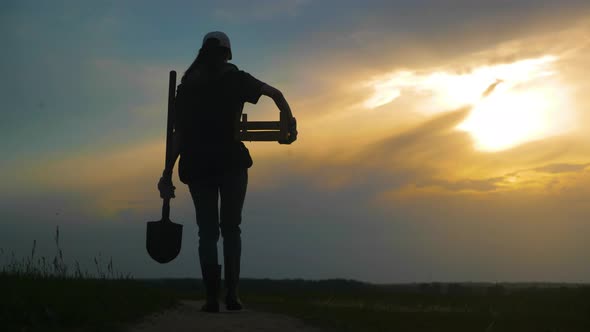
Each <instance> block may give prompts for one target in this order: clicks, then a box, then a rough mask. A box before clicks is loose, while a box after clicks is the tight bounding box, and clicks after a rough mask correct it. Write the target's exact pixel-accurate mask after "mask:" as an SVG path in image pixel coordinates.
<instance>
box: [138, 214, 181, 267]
mask: <svg viewBox="0 0 590 332" xmlns="http://www.w3.org/2000/svg"><path fill="white" fill-rule="evenodd" d="M181 245H182V225H181V224H176V223H173V222H172V221H170V220H164V221H162V220H159V221H149V222H148V223H147V234H146V248H147V252H148V253H149V255H150V257H152V258H153V259H154V260H155V261H156V262H158V263H161V264H165V263H168V262H170V261H172V260H173V259H174V258H176V256H178V254H179V253H180V248H181Z"/></svg>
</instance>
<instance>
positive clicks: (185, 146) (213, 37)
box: [158, 31, 297, 312]
mask: <svg viewBox="0 0 590 332" xmlns="http://www.w3.org/2000/svg"><path fill="white" fill-rule="evenodd" d="M231 59H232V51H231V46H230V41H229V38H228V36H227V35H226V34H224V33H223V32H219V31H215V32H210V33H208V34H206V35H205V37H204V38H203V44H202V47H201V49H200V50H199V54H198V56H197V58H196V59H195V60H194V61H193V63H192V64H191V65H190V66H189V68H188V69H187V70H186V72H185V73H184V76H183V77H182V79H181V84H180V85H179V86H178V90H177V96H176V102H175V114H176V117H175V132H174V135H173V139H172V142H173V143H172V153H171V154H170V158H172V160H169V162H168V163H167V165H171V166H170V169H164V172H163V175H162V177H161V178H160V181H159V182H158V189H159V191H160V196H161V197H162V198H166V197H169V198H174V190H175V189H176V188H175V187H174V185H173V184H172V169H173V168H174V164H175V162H176V159H177V158H178V156H179V155H180V161H179V166H178V173H179V177H180V180H181V181H182V182H183V183H185V184H187V185H188V187H189V191H190V193H191V196H192V199H193V202H194V205H195V211H196V217H197V225H198V227H199V259H200V265H201V273H202V276H203V282H204V284H205V288H206V293H207V296H206V303H205V305H203V308H202V310H203V311H207V312H218V311H219V302H218V297H219V291H220V285H221V268H222V267H221V265H219V262H218V255H217V241H218V240H219V235H220V234H221V236H222V237H223V261H224V265H225V283H224V284H225V288H226V294H225V305H226V308H227V310H241V309H242V304H241V302H240V300H239V297H238V291H237V287H238V281H239V276H240V256H241V248H242V243H241V235H240V234H241V230H240V223H241V220H242V207H243V204H244V198H245V195H246V188H247V185H248V168H250V167H251V166H252V159H251V157H250V153H249V151H248V149H247V148H246V146H245V145H244V144H243V143H242V142H241V141H240V140H239V138H238V137H237V136H236V135H235V133H236V132H237V128H235V126H236V124H237V123H238V121H239V117H240V116H241V113H242V109H243V107H244V103H245V102H249V103H252V104H256V103H257V102H258V100H259V98H260V96H262V95H265V96H268V97H270V98H272V99H273V100H274V102H275V104H276V105H277V107H278V109H279V110H280V112H285V113H284V114H286V115H287V116H288V118H289V119H291V131H292V132H291V135H290V137H291V138H290V141H288V142H282V143H291V142H292V141H294V140H295V139H296V137H297V136H296V135H297V132H296V130H295V118H293V115H292V113H291V109H290V108H289V104H288V103H287V101H286V100H285V98H284V97H283V94H282V93H281V92H280V91H279V90H278V89H276V88H274V87H272V86H270V85H268V84H265V83H263V82H261V81H260V80H258V79H256V78H254V77H253V76H252V75H250V74H248V73H246V72H245V71H242V70H239V69H238V68H237V67H236V66H235V65H233V64H230V63H228V60H231ZM218 202H219V205H218Z"/></svg>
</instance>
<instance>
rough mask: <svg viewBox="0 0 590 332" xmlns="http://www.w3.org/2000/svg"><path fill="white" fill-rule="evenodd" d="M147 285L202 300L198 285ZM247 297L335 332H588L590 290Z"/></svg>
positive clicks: (425, 287) (377, 290)
mask: <svg viewBox="0 0 590 332" xmlns="http://www.w3.org/2000/svg"><path fill="white" fill-rule="evenodd" d="M148 282H149V283H150V284H153V285H160V286H161V287H164V288H167V289H174V291H175V292H177V293H178V294H184V295H183V297H185V298H200V297H201V294H199V293H195V292H194V290H195V289H201V288H200V282H198V281H196V280H158V281H148ZM241 293H242V299H243V300H244V302H245V304H246V305H247V306H248V307H249V308H254V309H259V310H265V311H272V312H279V313H285V314H289V315H292V316H296V317H299V318H302V319H303V320H305V321H306V322H308V323H310V324H311V325H317V326H320V327H324V328H326V329H327V330H333V331H366V332H372V331H392V332H397V331H401V332H417V331H420V332H422V331H438V332H440V331H449V332H461V331H466V332H467V331H469V332H474V331H506V332H512V331H514V332H517V331H518V332H529V331H530V332H533V331H534V332H557V331H559V332H564V331H572V332H573V331H576V332H582V331H584V332H588V331H590V286H588V285H565V284H563V285H560V284H483V283H479V284H478V283H452V284H442V283H428V284H401V285H372V284H365V283H360V282H356V281H347V280H323V281H305V280H282V281H279V280H243V281H241Z"/></svg>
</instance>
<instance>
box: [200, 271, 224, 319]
mask: <svg viewBox="0 0 590 332" xmlns="http://www.w3.org/2000/svg"><path fill="white" fill-rule="evenodd" d="M201 272H202V274H203V283H204V284H205V291H206V293H207V296H206V302H205V304H204V305H203V307H202V308H201V311H205V312H219V300H218V299H219V288H220V286H221V265H202V266H201Z"/></svg>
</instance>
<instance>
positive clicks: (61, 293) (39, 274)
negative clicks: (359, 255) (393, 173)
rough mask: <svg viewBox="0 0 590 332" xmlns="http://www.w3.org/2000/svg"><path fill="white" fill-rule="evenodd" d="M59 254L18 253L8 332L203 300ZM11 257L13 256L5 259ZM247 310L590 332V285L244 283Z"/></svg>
mask: <svg viewBox="0 0 590 332" xmlns="http://www.w3.org/2000/svg"><path fill="white" fill-rule="evenodd" d="M55 242H56V249H57V250H56V255H55V257H53V258H52V259H51V260H50V259H47V258H45V257H36V255H35V244H33V248H32V251H31V255H30V256H29V257H25V258H21V259H16V258H15V257H14V255H12V257H11V258H10V259H9V260H8V261H7V262H4V263H3V265H1V266H0V331H2V332H4V331H6V332H8V331H19V332H29V331H117V330H123V329H124V328H125V326H128V325H129V324H133V323H134V322H137V321H139V320H140V319H141V318H142V317H144V316H145V315H147V314H149V313H153V312H156V311H160V310H163V309H166V308H171V307H173V306H175V305H176V304H178V303H179V300H180V299H202V298H203V286H202V283H201V281H200V280H196V279H157V280H134V279H133V278H131V276H129V275H124V274H121V273H117V272H115V269H114V268H113V264H112V261H108V263H106V264H105V263H102V259H100V258H99V259H96V258H95V259H94V262H95V265H96V271H95V272H93V273H89V272H88V271H81V269H80V266H79V264H78V263H77V262H75V263H74V265H73V267H70V266H67V265H66V264H65V263H64V261H63V253H62V252H61V249H60V247H59V230H56V235H55ZM0 254H4V252H3V251H2V252H0ZM240 288H241V294H242V295H241V297H242V299H243V301H244V303H245V304H246V306H247V307H249V308H253V309H259V310H265V311H271V312H279V313H284V314H288V315H292V316H295V317H299V318H302V319H303V320H305V321H306V322H308V323H310V324H311V325H317V326H320V327H324V328H326V329H327V330H333V331H343V332H345V331H362V332H374V331H392V332H398V331H399V332H418V331H420V332H427V331H438V332H444V331H449V332H462V331H465V332H467V331H469V332H474V331H484V332H491V331H502V332H558V331H559V332H566V331H568V332H588V331H590V285H566V284H483V283H451V284H443V283H427V284H400V285H373V284H366V283H361V282H357V281H349V280H339V279H336V280H323V281H305V280H260V279H245V280H242V281H241V283H240Z"/></svg>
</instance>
